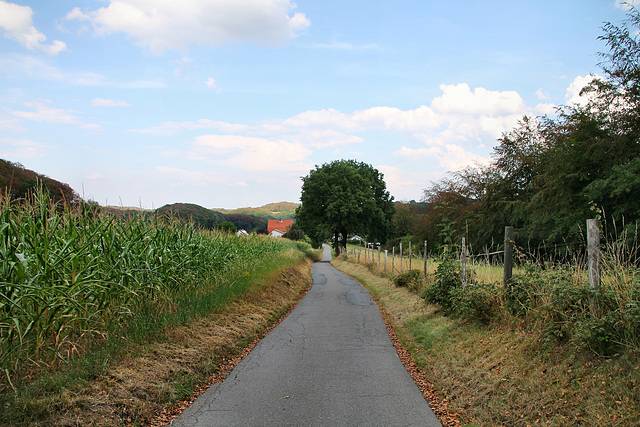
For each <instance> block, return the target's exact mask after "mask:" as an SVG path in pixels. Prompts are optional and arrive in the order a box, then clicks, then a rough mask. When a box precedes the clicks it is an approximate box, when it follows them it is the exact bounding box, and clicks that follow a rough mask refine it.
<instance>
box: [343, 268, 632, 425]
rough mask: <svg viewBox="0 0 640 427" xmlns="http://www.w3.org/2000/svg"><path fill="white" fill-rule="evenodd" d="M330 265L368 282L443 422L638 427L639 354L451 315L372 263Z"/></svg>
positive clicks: (517, 326)
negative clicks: (551, 342) (599, 351)
mask: <svg viewBox="0 0 640 427" xmlns="http://www.w3.org/2000/svg"><path fill="white" fill-rule="evenodd" d="M332 263H333V265H334V266H335V267H336V268H337V269H339V270H340V271H342V272H344V273H346V274H348V275H350V276H352V277H354V278H355V279H357V280H359V281H360V282H361V283H363V284H364V285H365V286H366V287H367V289H369V291H370V292H371V294H372V295H373V297H374V298H375V299H376V301H377V302H378V304H379V305H380V306H381V307H383V309H384V311H385V312H386V313H387V317H388V319H387V320H388V322H389V323H390V324H391V325H392V326H393V328H394V330H395V332H396V334H397V336H398V339H399V341H400V342H401V343H402V345H403V346H404V347H405V348H406V349H407V351H409V353H410V354H411V355H412V356H413V359H414V360H415V362H416V363H417V365H418V366H419V367H420V368H421V369H422V372H423V378H424V381H428V382H429V383H431V384H432V386H433V392H434V394H435V395H436V397H437V398H438V399H439V402H441V404H443V405H444V406H445V408H444V409H445V410H446V412H448V414H449V415H448V417H450V418H448V419H444V420H443V419H442V418H441V420H442V421H443V424H445V425H467V426H479V425H482V426H501V425H504V426H523V427H524V426H528V425H553V426H565V425H567V426H568V425H588V426H605V425H606V426H635V425H640V388H639V386H640V385H639V381H640V358H639V355H638V354H637V353H629V354H625V355H624V356H621V357H613V358H604V357H600V356H597V355H595V354H593V353H587V352H579V351H577V350H576V349H575V347H573V346H569V345H567V346H554V347H550V346H545V345H543V344H542V340H541V337H540V336H536V335H535V334H533V333H530V332H527V330H526V328H525V326H526V325H518V324H514V323H507V322H503V324H501V323H500V322H497V321H496V322H493V323H491V324H489V325H481V324H476V323H470V322H463V321H461V320H458V319H455V318H450V317H446V316H444V315H443V314H442V313H440V312H438V310H437V308H436V307H435V306H431V305H426V304H425V303H424V300H422V299H421V298H419V297H418V296H417V295H416V294H415V293H413V292H411V291H409V290H408V289H407V288H398V287H395V286H394V285H393V283H392V281H391V280H390V279H389V278H387V277H382V276H380V275H379V274H376V273H374V272H372V271H371V269H369V268H367V267H366V266H363V265H358V264H355V263H352V262H348V261H344V260H342V259H336V260H334V261H332ZM418 385H420V384H418ZM443 412H444V410H443ZM438 415H439V417H440V416H441V415H440V414H438ZM456 418H457V419H456Z"/></svg>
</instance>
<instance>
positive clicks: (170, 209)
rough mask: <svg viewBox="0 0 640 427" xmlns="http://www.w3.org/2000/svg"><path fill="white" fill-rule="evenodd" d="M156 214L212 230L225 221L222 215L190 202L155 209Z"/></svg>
mask: <svg viewBox="0 0 640 427" xmlns="http://www.w3.org/2000/svg"><path fill="white" fill-rule="evenodd" d="M156 214H158V215H162V216H164V217H166V218H177V219H180V220H183V221H193V222H194V223H195V224H196V225H198V226H199V227H202V228H204V229H207V230H214V229H215V228H216V226H217V225H218V224H220V223H222V222H224V221H225V218H224V216H223V215H222V214H221V213H219V212H214V211H212V210H209V209H207V208H204V207H202V206H198V205H195V204H192V203H173V204H170V205H164V206H162V207H161V208H158V209H156Z"/></svg>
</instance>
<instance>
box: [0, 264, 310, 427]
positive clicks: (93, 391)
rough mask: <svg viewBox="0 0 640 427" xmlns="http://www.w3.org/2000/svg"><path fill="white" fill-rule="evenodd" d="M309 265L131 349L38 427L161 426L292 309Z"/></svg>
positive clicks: (58, 399)
mask: <svg viewBox="0 0 640 427" xmlns="http://www.w3.org/2000/svg"><path fill="white" fill-rule="evenodd" d="M311 264H312V262H311V261H310V260H309V259H307V258H305V259H304V260H302V261H301V262H300V263H298V264H297V265H295V266H294V267H291V268H289V269H287V270H285V271H282V272H280V273H278V274H277V275H276V276H275V277H272V278H271V279H270V280H269V281H268V282H265V283H266V284H264V285H260V286H258V287H257V288H255V289H254V290H252V291H249V292H248V293H246V294H244V295H243V296H242V297H240V298H239V299H238V300H236V301H234V302H231V303H230V304H228V305H227V306H226V307H225V308H224V309H223V310H221V311H219V312H218V313H216V314H214V315H212V316H211V317H209V318H205V319H201V320H198V321H196V322H194V323H192V324H189V325H187V326H183V327H178V328H175V329H172V330H169V331H167V332H166V336H165V338H164V339H163V340H162V342H156V343H151V344H147V345H145V346H144V347H140V346H136V347H134V348H131V349H130V352H129V354H128V356H127V357H125V358H124V359H123V360H121V361H118V362H116V363H114V364H113V365H112V366H111V367H110V368H109V370H108V373H107V374H105V375H102V376H100V377H99V378H96V379H95V380H93V381H92V382H91V383H90V384H88V385H86V387H84V388H82V389H81V390H77V389H76V390H73V391H68V392H66V393H64V394H63V395H58V396H49V397H48V398H47V399H49V402H46V403H43V404H46V405H47V406H48V407H49V408H50V413H49V418H50V419H49V420H48V421H47V422H45V423H39V425H58V426H87V425H165V424H167V423H168V422H169V421H170V419H171V418H172V417H174V416H176V415H177V414H179V413H180V412H181V410H183V409H184V408H185V407H186V405H187V404H188V403H189V402H190V401H193V400H194V399H195V397H196V396H197V395H198V394H200V393H202V392H203V391H204V390H206V388H207V387H208V385H209V384H211V383H212V382H214V381H218V380H222V379H223V378H224V376H225V372H226V371H228V370H229V369H230V366H233V365H234V364H237V363H238V361H239V360H240V359H241V357H242V356H243V355H246V354H247V353H248V351H247V350H246V348H247V347H250V346H251V345H252V344H253V345H255V344H254V343H255V342H257V340H259V339H260V338H261V337H262V336H264V334H265V333H266V331H267V330H269V328H272V327H274V326H275V325H276V324H277V323H278V322H279V320H280V319H282V318H283V317H284V316H285V315H286V314H287V313H288V311H290V310H291V309H292V308H293V307H294V306H295V304H296V303H297V301H299V299H300V298H301V297H302V296H303V295H304V293H305V292H306V290H308V288H309V285H310V280H311V274H310V272H311ZM0 424H2V422H0Z"/></svg>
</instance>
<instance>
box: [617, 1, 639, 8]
mask: <svg viewBox="0 0 640 427" xmlns="http://www.w3.org/2000/svg"><path fill="white" fill-rule="evenodd" d="M614 3H615V6H616V7H617V8H619V9H624V10H629V9H630V8H631V7H638V6H640V0H615V2H614Z"/></svg>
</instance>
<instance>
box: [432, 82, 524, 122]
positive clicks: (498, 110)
mask: <svg viewBox="0 0 640 427" xmlns="http://www.w3.org/2000/svg"><path fill="white" fill-rule="evenodd" d="M440 89H441V90H442V92H443V94H442V96H440V97H438V98H435V99H434V100H433V102H432V104H431V105H432V107H433V109H434V110H435V111H437V112H439V113H444V114H464V115H475V116H480V115H507V114H513V113H519V112H521V111H524V110H525V109H526V105H525V103H524V101H523V100H522V97H520V95H519V94H518V92H516V91H493V90H487V89H485V88H482V87H478V88H475V89H474V90H473V92H472V91H471V88H469V85H468V84H466V83H459V84H457V85H440Z"/></svg>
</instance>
